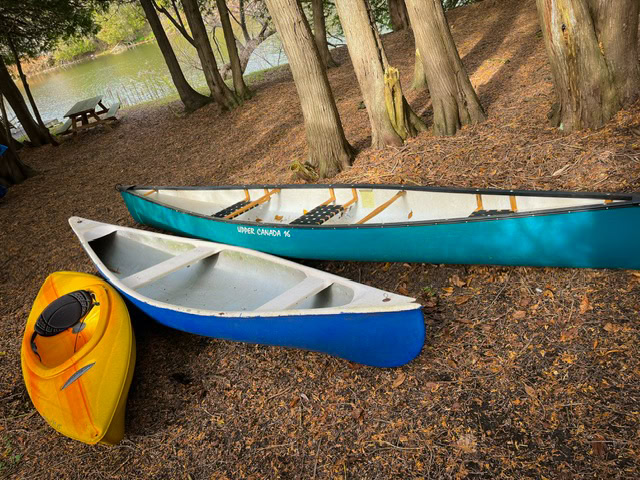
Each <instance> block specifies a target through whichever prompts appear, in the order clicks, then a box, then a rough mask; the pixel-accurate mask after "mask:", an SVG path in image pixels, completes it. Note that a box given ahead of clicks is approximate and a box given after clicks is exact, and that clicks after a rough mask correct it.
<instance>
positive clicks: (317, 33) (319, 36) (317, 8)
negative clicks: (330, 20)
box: [311, 0, 338, 68]
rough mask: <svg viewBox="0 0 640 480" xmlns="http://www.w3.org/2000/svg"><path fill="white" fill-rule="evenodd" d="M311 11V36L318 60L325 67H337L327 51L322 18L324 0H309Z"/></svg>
mask: <svg viewBox="0 0 640 480" xmlns="http://www.w3.org/2000/svg"><path fill="white" fill-rule="evenodd" d="M311 8H312V11H313V36H314V38H315V40H316V46H317V47H318V53H320V60H321V61H322V63H323V64H324V66H325V67H326V68H331V67H337V66H338V63H337V62H336V61H335V60H334V59H333V57H332V56H331V53H330V52H329V44H328V43H327V26H326V23H325V20H324V0H311Z"/></svg>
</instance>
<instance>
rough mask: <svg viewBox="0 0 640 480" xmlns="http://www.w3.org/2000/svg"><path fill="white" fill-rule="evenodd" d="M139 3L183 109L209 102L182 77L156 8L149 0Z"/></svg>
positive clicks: (192, 109)
mask: <svg viewBox="0 0 640 480" xmlns="http://www.w3.org/2000/svg"><path fill="white" fill-rule="evenodd" d="M140 4H141V5H142V8H143V10H144V14H145V16H146V17H147V21H148V22H149V25H150V26H151V30H152V31H153V34H154V36H155V37H156V40H157V42H158V47H160V51H161V52H162V56H163V57H164V60H165V62H166V63H167V68H168V69H169V74H170V75H171V80H173V84H174V85H175V86H176V90H178V95H179V96H180V100H181V101H182V103H183V104H184V107H185V109H186V110H187V111H190V112H191V111H194V110H197V109H198V108H200V107H202V106H204V105H206V104H207V103H209V98H207V97H205V96H204V95H201V94H200V93H198V92H196V91H195V90H194V89H193V88H192V87H191V85H189V83H188V82H187V79H186V78H184V74H183V73H182V69H181V68H180V64H179V63H178V59H177V58H176V54H175V53H174V51H173V48H171V44H170V43H169V39H168V38H167V34H166V33H165V31H164V28H162V23H160V19H159V18H158V14H157V13H156V9H155V7H154V6H153V3H152V2H151V0H140Z"/></svg>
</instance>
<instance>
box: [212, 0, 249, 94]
mask: <svg viewBox="0 0 640 480" xmlns="http://www.w3.org/2000/svg"><path fill="white" fill-rule="evenodd" d="M216 5H217V7H218V13H219V15H220V22H221V23H222V31H223V33H224V41H225V43H226V44H227V51H228V52H229V63H230V65H231V73H232V76H233V89H234V90H235V91H236V95H237V96H238V97H239V98H240V99H242V100H248V99H249V98H251V91H250V90H249V88H248V87H247V85H246V84H245V83H244V77H243V76H242V73H243V72H244V68H242V65H241V63H240V57H239V56H238V47H237V44H236V37H235V35H234V34H233V28H232V27H231V20H230V19H229V10H227V4H226V2H225V0H216ZM247 60H248V59H247Z"/></svg>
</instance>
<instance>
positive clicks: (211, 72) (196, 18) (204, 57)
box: [182, 0, 240, 110]
mask: <svg viewBox="0 0 640 480" xmlns="http://www.w3.org/2000/svg"><path fill="white" fill-rule="evenodd" d="M182 6H183V7H184V14H185V15H186V17H187V22H188V23H189V28H190V29H191V33H192V34H193V40H194V43H195V46H196V51H197V52H198V57H199V58H200V65H202V70H203V72H204V77H205V78H206V80H207V85H208V86H209V91H210V92H211V96H212V97H213V99H214V100H215V101H216V102H217V103H218V104H219V105H221V106H222V107H224V108H226V109H227V110H233V109H234V108H235V107H237V106H238V105H239V104H240V99H238V97H237V96H236V95H235V93H233V92H232V91H231V89H230V88H229V87H228V86H227V84H226V83H224V80H223V79H222V77H221V76H220V71H219V70H218V63H217V61H216V57H215V56H214V55H213V49H212V48H211V42H210V41H209V36H208V35H207V29H206V28H205V26H204V21H203V20H202V14H201V13H200V7H199V6H198V1H197V0H182Z"/></svg>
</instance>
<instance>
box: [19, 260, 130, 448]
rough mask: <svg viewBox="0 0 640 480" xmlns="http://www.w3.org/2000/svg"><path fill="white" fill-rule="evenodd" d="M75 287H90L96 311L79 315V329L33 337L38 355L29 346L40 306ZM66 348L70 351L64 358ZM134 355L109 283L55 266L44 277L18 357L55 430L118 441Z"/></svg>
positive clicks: (32, 392)
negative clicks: (83, 324)
mask: <svg viewBox="0 0 640 480" xmlns="http://www.w3.org/2000/svg"><path fill="white" fill-rule="evenodd" d="M75 290H88V291H90V292H92V293H93V294H94V295H95V297H96V301H97V302H98V304H96V306H95V307H94V310H97V312H95V314H93V315H94V316H93V317H91V315H92V313H89V315H87V317H86V318H85V319H84V320H83V322H85V323H86V325H87V326H86V327H85V328H83V329H82V330H81V331H80V332H79V333H78V334H74V333H73V332H72V331H70V330H66V331H64V332H62V333H61V334H59V335H56V336H53V337H48V338H41V337H38V339H37V341H38V342H40V343H39V344H38V353H39V355H40V356H41V357H38V356H37V355H36V354H35V353H34V352H33V350H32V348H31V334H32V332H33V329H34V325H35V322H36V320H37V318H38V316H39V315H40V312H42V310H43V309H44V308H45V307H46V306H47V305H48V304H49V303H51V302H52V301H53V300H55V299H56V298H58V297H59V296H62V295H65V294H67V293H69V292H72V291H75ZM94 327H95V329H94ZM87 331H93V333H92V335H91V336H88V337H87V338H83V336H85V333H84V332H87ZM76 346H78V348H77V351H76ZM65 350H69V351H71V352H75V353H73V354H72V355H71V356H70V357H68V358H67V357H66V356H65V354H64V353H63V352H64V351H65ZM135 356H136V353H135V339H134V334H133V329H132V328H131V323H130V320H129V313H128V311H127V308H126V306H125V303H124V301H123V300H122V298H121V297H120V296H119V295H118V294H117V293H116V291H115V290H114V289H113V288H112V287H111V286H110V285H109V284H107V283H106V282H104V281H103V280H102V279H100V278H98V277H95V276H93V275H89V274H85V273H75V272H56V273H53V274H51V275H50V276H49V277H48V278H47V280H46V281H45V283H44V284H43V286H42V288H41V289H40V292H39V293H38V296H37V298H36V300H35V301H34V305H33V309H32V311H31V314H30V316H29V320H28V321H27V325H26V328H25V335H24V337H23V342H22V350H21V360H22V372H23V377H24V381H25V385H26V387H27V391H28V393H29V396H30V398H31V400H32V402H33V404H34V406H35V407H36V409H37V410H38V412H39V413H40V414H41V415H42V416H43V418H44V419H45V420H46V421H47V422H48V423H49V424H50V425H51V426H52V427H53V428H54V429H55V430H57V431H59V432H60V433H62V434H64V435H66V436H68V437H70V438H73V439H75V440H79V441H81V442H84V443H88V444H95V443H102V444H107V445H113V444H116V443H118V442H119V441H120V440H121V439H122V438H123V436H124V417H125V406H126V401H127V394H128V391H129V386H130V384H131V379H132V377H133V370H134V364H135ZM56 357H57V358H56ZM65 358H66V360H65Z"/></svg>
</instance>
